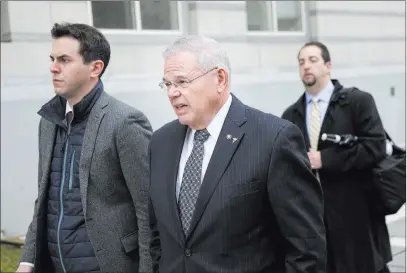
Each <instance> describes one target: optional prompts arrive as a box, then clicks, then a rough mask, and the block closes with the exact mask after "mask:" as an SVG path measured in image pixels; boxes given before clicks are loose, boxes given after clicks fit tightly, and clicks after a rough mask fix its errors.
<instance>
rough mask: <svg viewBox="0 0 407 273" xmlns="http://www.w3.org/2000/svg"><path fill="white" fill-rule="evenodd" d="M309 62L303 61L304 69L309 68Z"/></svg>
mask: <svg viewBox="0 0 407 273" xmlns="http://www.w3.org/2000/svg"><path fill="white" fill-rule="evenodd" d="M310 67H311V66H310V63H309V62H304V69H305V70H308V69H310Z"/></svg>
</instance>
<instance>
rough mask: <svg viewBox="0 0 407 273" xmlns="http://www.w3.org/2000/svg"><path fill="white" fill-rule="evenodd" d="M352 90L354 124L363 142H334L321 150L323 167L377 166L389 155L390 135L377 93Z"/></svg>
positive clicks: (340, 168)
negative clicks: (382, 115)
mask: <svg viewBox="0 0 407 273" xmlns="http://www.w3.org/2000/svg"><path fill="white" fill-rule="evenodd" d="M350 95H351V94H349V95H348V96H349V98H348V99H349V102H350V104H351V108H352V111H353V113H352V116H353V121H349V122H353V126H354V128H355V135H356V136H357V137H359V142H358V144H356V145H355V146H352V147H344V146H333V147H329V148H327V149H324V150H321V162H322V169H324V170H327V171H330V172H340V173H343V172H348V171H351V170H358V169H359V170H360V169H364V168H368V167H371V166H373V165H374V164H375V163H376V162H378V161H380V160H381V159H383V158H384V157H385V155H386V142H385V141H386V138H385V133H384V128H383V124H382V121H381V119H380V116H379V112H378V110H377V107H376V104H375V101H374V99H373V96H372V95H371V94H369V93H367V92H362V91H359V90H356V91H355V92H352V96H350Z"/></svg>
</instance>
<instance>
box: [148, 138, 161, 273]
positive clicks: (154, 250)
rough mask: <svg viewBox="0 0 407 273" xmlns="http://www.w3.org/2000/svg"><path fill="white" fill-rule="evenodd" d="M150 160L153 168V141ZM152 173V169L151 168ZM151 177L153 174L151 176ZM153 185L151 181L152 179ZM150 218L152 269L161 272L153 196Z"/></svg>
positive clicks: (150, 204)
mask: <svg viewBox="0 0 407 273" xmlns="http://www.w3.org/2000/svg"><path fill="white" fill-rule="evenodd" d="M149 160H150V168H151V142H150V147H149ZM150 173H151V169H150ZM150 178H151V176H150ZM150 185H151V181H150ZM149 200H150V202H149V218H150V219H149V220H150V234H151V241H150V245H149V246H150V249H149V250H150V255H151V259H152V269H153V271H152V272H153V273H158V272H159V263H160V259H161V241H160V232H159V231H158V228H157V218H156V216H155V211H154V207H153V204H152V202H151V198H149Z"/></svg>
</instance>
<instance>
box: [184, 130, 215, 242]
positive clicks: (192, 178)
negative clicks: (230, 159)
mask: <svg viewBox="0 0 407 273" xmlns="http://www.w3.org/2000/svg"><path fill="white" fill-rule="evenodd" d="M209 135H210V134H209V132H208V131H207V130H206V129H204V130H199V131H196V132H195V136H194V147H193V148H192V152H191V155H190V156H189V158H188V160H187V163H186V164H185V169H184V174H183V176H182V184H181V190H180V195H179V200H178V205H179V210H180V216H181V223H182V229H183V230H184V234H185V235H186V236H187V235H188V232H189V225H190V224H191V219H192V215H193V213H194V210H195V203H196V199H197V198H198V194H199V189H200V187H201V174H202V161H203V156H204V143H205V141H206V140H207V139H208V137H209Z"/></svg>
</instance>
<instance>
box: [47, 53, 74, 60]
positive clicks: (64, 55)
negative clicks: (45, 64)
mask: <svg viewBox="0 0 407 273" xmlns="http://www.w3.org/2000/svg"><path fill="white" fill-rule="evenodd" d="M49 57H50V58H51V59H55V58H56V59H62V58H71V57H70V56H68V55H66V54H62V55H60V56H56V57H54V56H52V55H49Z"/></svg>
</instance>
